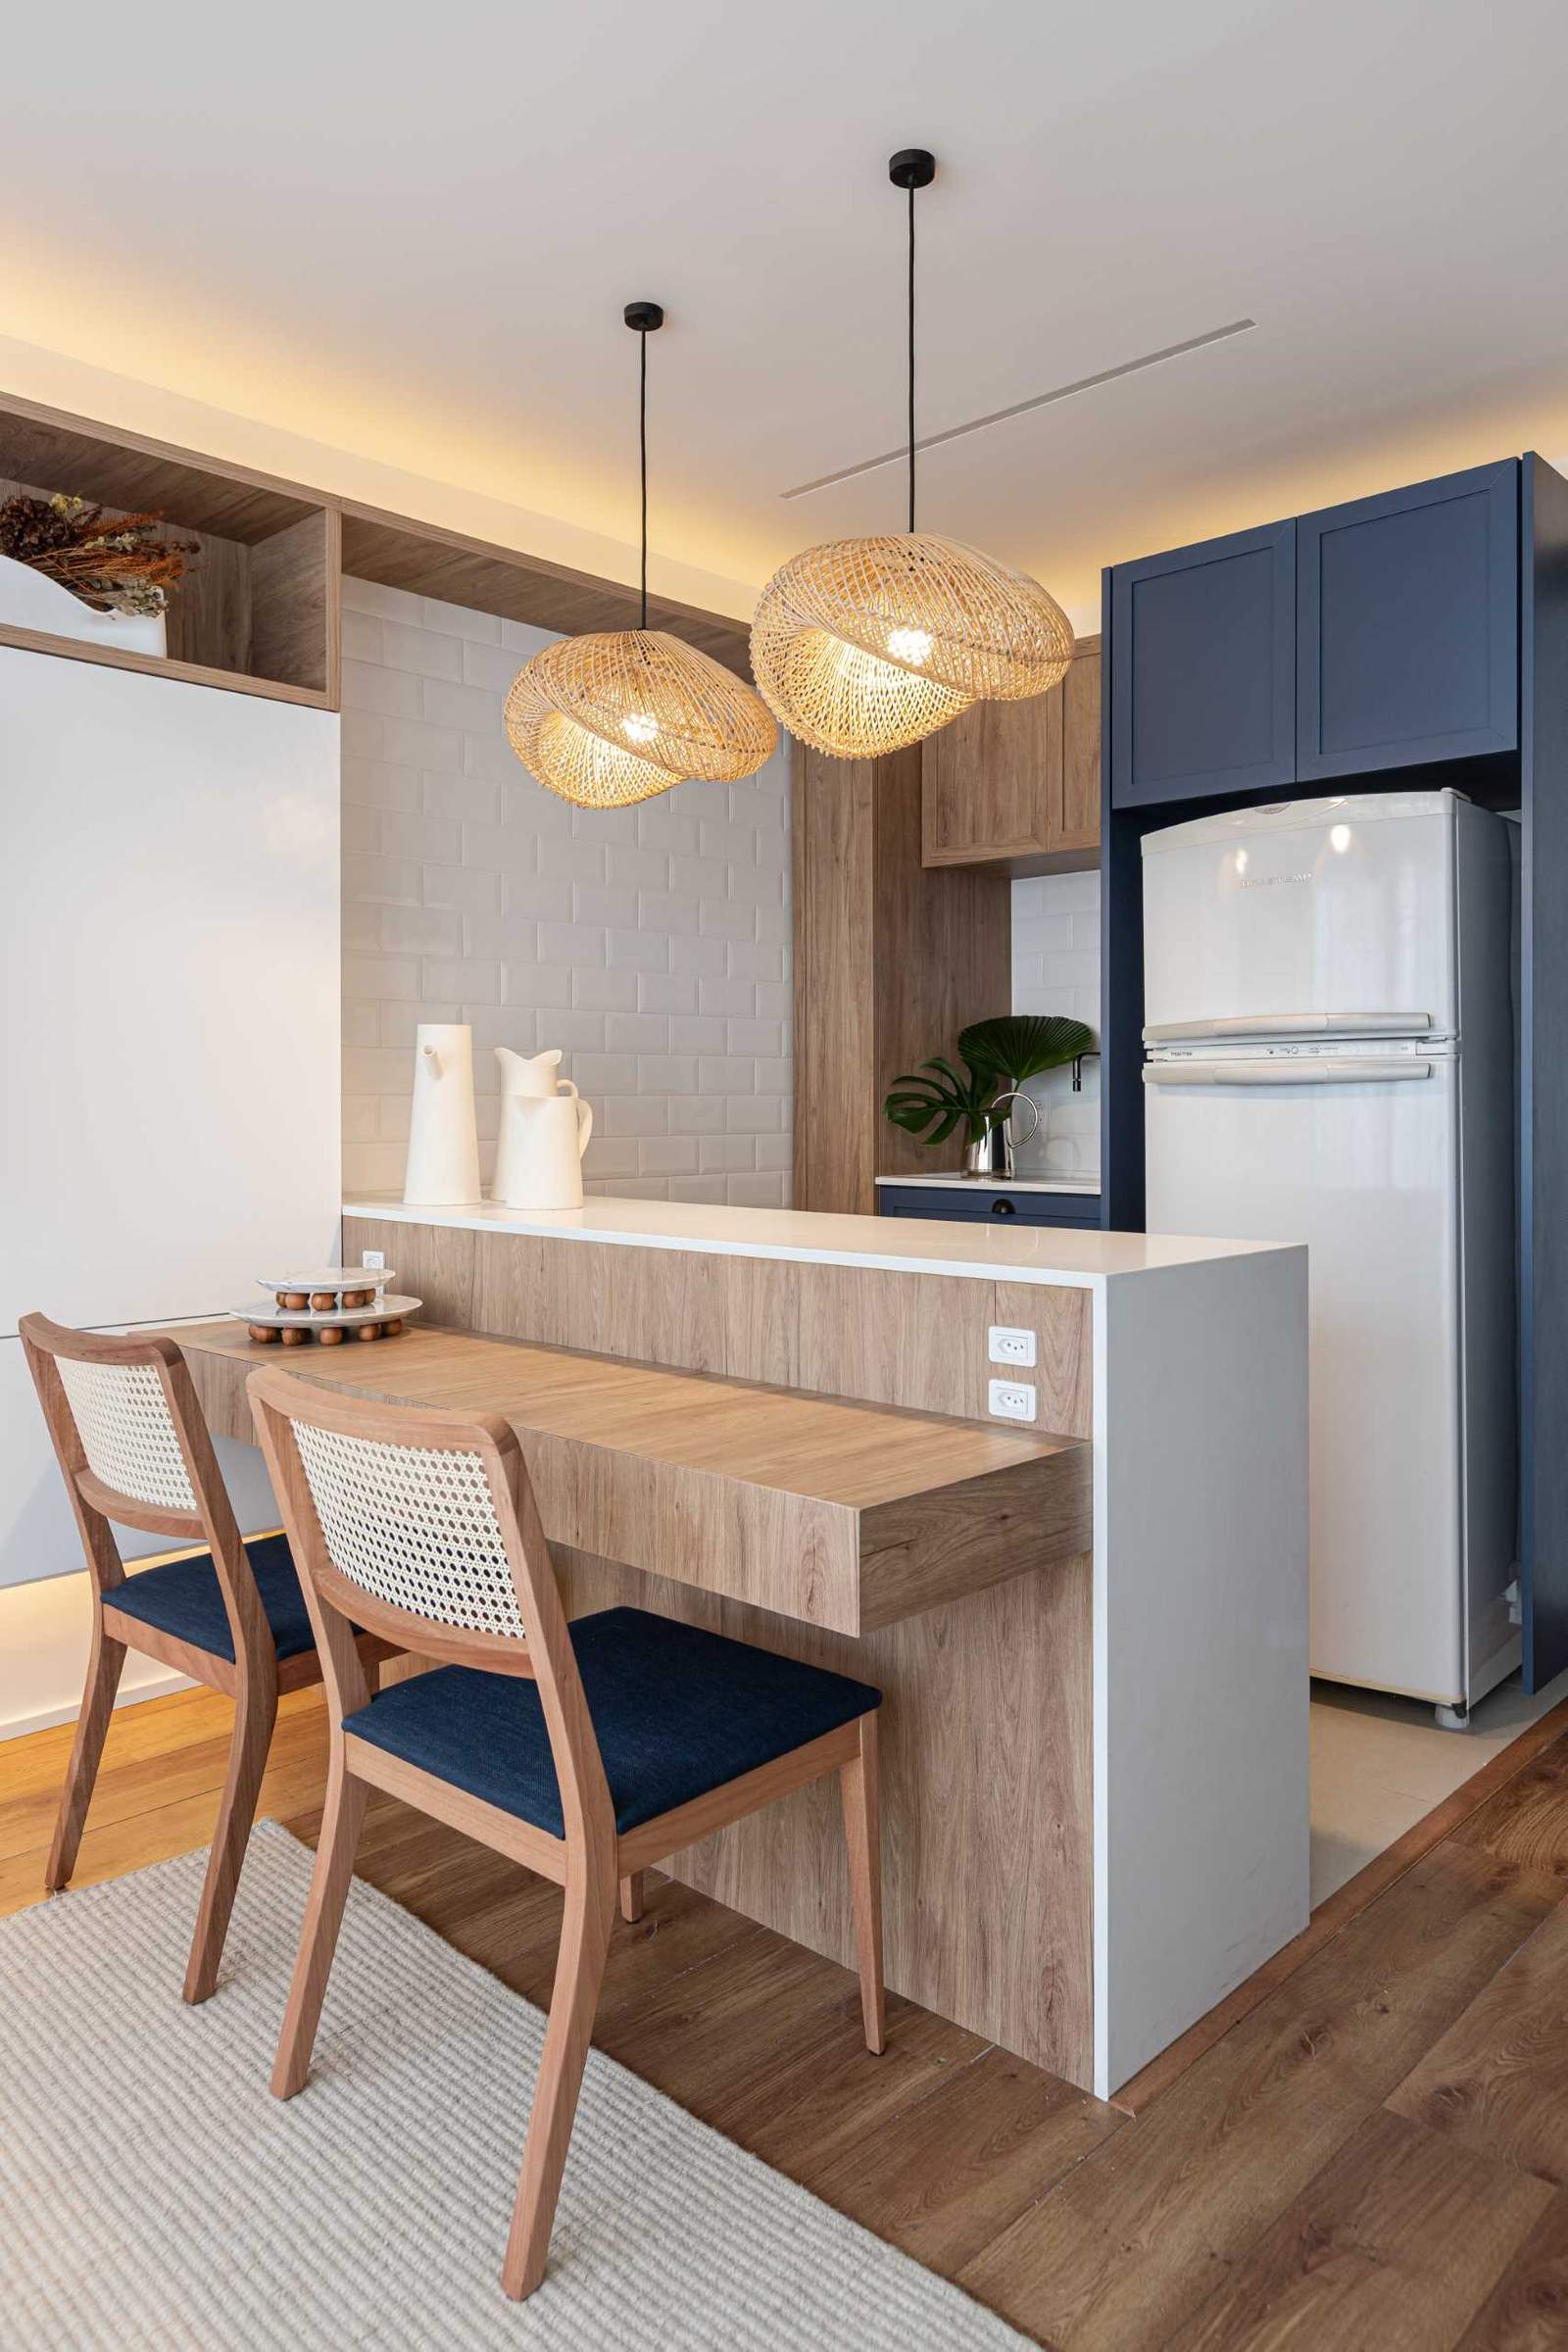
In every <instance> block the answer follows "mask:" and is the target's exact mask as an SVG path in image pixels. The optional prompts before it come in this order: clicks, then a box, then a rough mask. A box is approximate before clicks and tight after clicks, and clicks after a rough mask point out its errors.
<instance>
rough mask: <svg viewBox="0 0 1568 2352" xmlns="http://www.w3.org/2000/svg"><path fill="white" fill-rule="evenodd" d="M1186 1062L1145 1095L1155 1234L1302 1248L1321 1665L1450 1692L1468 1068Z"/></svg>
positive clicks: (1456, 1583) (1315, 1641) (1454, 1643)
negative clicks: (1460, 1173)
mask: <svg viewBox="0 0 1568 2352" xmlns="http://www.w3.org/2000/svg"><path fill="white" fill-rule="evenodd" d="M1177 1066H1178V1067H1180V1068H1181V1069H1182V1073H1183V1074H1182V1077H1181V1079H1180V1080H1179V1081H1178V1082H1177V1083H1175V1084H1173V1085H1163V1084H1158V1083H1155V1084H1152V1085H1146V1087H1145V1119H1146V1125H1147V1136H1148V1150H1149V1230H1150V1231H1151V1232H1152V1233H1189V1234H1206V1235H1214V1236H1220V1237H1229V1238H1234V1239H1237V1240H1260V1241H1276V1242H1305V1243H1306V1244H1307V1245H1308V1250H1309V1285H1310V1299H1311V1441H1312V1666H1313V1670H1314V1672H1316V1673H1319V1674H1322V1675H1326V1676H1330V1677H1334V1678H1338V1679H1342V1680H1345V1681H1350V1682H1363V1683H1370V1684H1374V1685H1377V1686H1379V1687H1381V1688H1386V1689H1392V1690H1402V1691H1414V1692H1417V1693H1419V1694H1421V1695H1423V1696H1427V1697H1433V1698H1445V1699H1457V1698H1459V1697H1460V1696H1461V1695H1462V1693H1463V1690H1464V1660H1463V1647H1462V1637H1461V1625H1460V1593H1461V1561H1460V1549H1459V1546H1460V1528H1461V1512H1460V1503H1459V1485H1460V1452H1459V1406H1458V1327H1457V1322H1458V1236H1457V1230H1456V1185H1455V1168H1456V1154H1457V1143H1456V1107H1455V1086H1456V1076H1457V1064H1456V1063H1455V1062H1454V1061H1453V1060H1452V1059H1450V1058H1445V1057H1443V1056H1441V1055H1439V1056H1435V1057H1430V1058H1423V1059H1416V1058H1412V1059H1411V1061H1410V1063H1409V1065H1408V1066H1409V1067H1410V1068H1411V1069H1412V1070H1417V1069H1421V1070H1425V1071H1426V1072H1427V1075H1426V1076H1424V1077H1422V1078H1419V1079H1412V1080H1406V1081H1401V1082H1399V1083H1391V1082H1388V1081H1385V1082H1383V1083H1381V1084H1379V1083H1376V1082H1372V1083H1368V1082H1366V1081H1365V1080H1361V1081H1359V1082H1356V1081H1352V1080H1350V1079H1346V1080H1344V1081H1343V1082H1341V1083H1328V1084H1324V1083H1321V1082H1312V1083H1307V1084H1303V1083H1301V1082H1300V1081H1301V1078H1302V1076H1303V1065H1302V1064H1301V1063H1300V1062H1298V1061H1294V1060H1288V1061H1285V1062H1283V1063H1279V1064H1275V1065H1272V1066H1271V1065H1268V1064H1260V1065H1257V1067H1256V1068H1255V1069H1254V1071H1253V1074H1252V1077H1251V1079H1250V1082H1249V1083H1246V1084H1243V1085H1230V1084H1203V1083H1201V1080H1200V1079H1198V1078H1195V1077H1194V1076H1193V1075H1191V1074H1190V1073H1191V1072H1193V1071H1194V1070H1195V1068H1201V1065H1195V1064H1193V1063H1190V1062H1189V1063H1186V1064H1179V1065H1177ZM1236 1066H1246V1065H1232V1067H1233V1069H1234V1068H1235V1067H1236ZM1368 1066H1375V1065H1374V1064H1372V1063H1370V1062H1369V1065H1368ZM1226 1074H1227V1075H1229V1074H1230V1073H1226Z"/></svg>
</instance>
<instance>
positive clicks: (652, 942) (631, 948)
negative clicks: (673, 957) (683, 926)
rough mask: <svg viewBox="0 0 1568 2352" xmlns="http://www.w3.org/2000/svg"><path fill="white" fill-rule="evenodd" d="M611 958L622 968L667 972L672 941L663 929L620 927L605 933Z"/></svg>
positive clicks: (613, 962) (612, 961)
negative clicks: (635, 929)
mask: <svg viewBox="0 0 1568 2352" xmlns="http://www.w3.org/2000/svg"><path fill="white" fill-rule="evenodd" d="M604 936H605V939H606V942H607V944H608V952H609V958H610V961H611V963H612V964H613V965H616V966H618V967H619V968H620V969H622V970H626V971H636V972H667V971H668V970H669V950H670V942H669V940H668V938H667V937H666V936H665V934H664V933H663V932H662V931H634V930H631V929H629V928H624V927H623V928H620V929H617V930H613V931H608V932H606V933H605V935H604Z"/></svg>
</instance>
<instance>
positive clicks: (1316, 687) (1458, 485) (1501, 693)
mask: <svg viewBox="0 0 1568 2352" xmlns="http://www.w3.org/2000/svg"><path fill="white" fill-rule="evenodd" d="M1296 557H1297V606H1298V630H1297V655H1298V666H1297V691H1296V720H1297V774H1298V775H1299V777H1300V779H1301V781H1302V782H1303V783H1305V782H1311V781H1314V780H1315V779H1317V778H1319V777H1328V776H1349V775H1366V774H1368V773H1371V772H1373V771H1375V770H1378V769H1381V768H1390V767H1416V766H1419V765H1421V764H1422V762H1423V761H1425V760H1463V759H1469V758H1471V757H1473V756H1474V755H1476V754H1477V753H1484V752H1511V751H1512V750H1514V748H1515V747H1516V745H1517V744H1518V741H1519V619H1518V613H1519V466H1518V462H1517V460H1515V459H1512V458H1509V459H1507V460H1505V461H1504V463H1503V464H1501V465H1498V466H1476V467H1475V468H1474V469H1473V470H1472V471H1470V472H1468V473H1452V474H1448V475H1446V477H1445V478H1444V479H1443V480H1441V481H1436V482H1417V483H1415V484H1414V485H1413V486H1412V487H1411V488H1409V489H1407V490H1392V491H1389V492H1387V493H1386V494H1385V495H1384V496H1383V497H1381V498H1363V499H1358V500H1356V501H1355V503H1354V504H1353V505H1351V506H1347V507H1329V508H1326V509H1325V510H1324V512H1323V513H1322V514H1320V515H1302V516H1301V517H1300V519H1299V521H1298V523H1297V526H1296Z"/></svg>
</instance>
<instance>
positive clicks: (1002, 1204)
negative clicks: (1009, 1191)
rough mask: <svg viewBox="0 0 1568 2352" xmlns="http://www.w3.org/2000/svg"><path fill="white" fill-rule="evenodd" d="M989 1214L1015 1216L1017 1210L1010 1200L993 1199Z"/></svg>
mask: <svg viewBox="0 0 1568 2352" xmlns="http://www.w3.org/2000/svg"><path fill="white" fill-rule="evenodd" d="M991 1214H992V1215H993V1216H994V1217H1015V1216H1016V1215H1017V1214H1018V1211H1017V1210H1016V1208H1015V1207H1014V1206H1013V1204H1012V1202H1011V1201H992V1203H991Z"/></svg>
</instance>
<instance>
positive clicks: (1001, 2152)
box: [812, 2049, 1127, 2273]
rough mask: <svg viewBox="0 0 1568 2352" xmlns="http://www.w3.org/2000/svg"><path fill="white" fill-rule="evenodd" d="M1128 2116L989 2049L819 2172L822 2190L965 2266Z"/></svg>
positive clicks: (933, 2263)
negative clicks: (893, 2125) (893, 2123)
mask: <svg viewBox="0 0 1568 2352" xmlns="http://www.w3.org/2000/svg"><path fill="white" fill-rule="evenodd" d="M1126 2120H1127V2119H1126V2118H1125V2117H1124V2116H1121V2115H1118V2114H1117V2112H1116V2110H1115V2109H1114V2108H1113V2107H1108V2106H1106V2105H1105V2104H1104V2103H1103V2101H1102V2100H1100V2099H1095V2098H1091V2097H1090V2096H1089V2095H1088V2093H1087V2092H1085V2091H1080V2090H1075V2089H1073V2088H1072V2087H1071V2085H1070V2084H1068V2083H1066V2082H1057V2081H1055V2080H1054V2078H1053V2077H1051V2076H1050V2075H1043V2074H1042V2073H1041V2072H1040V2069H1039V2068H1038V2067H1034V2066H1029V2065H1027V2064H1026V2063H1025V2062H1024V2061H1023V2060H1022V2059H1020V2058H1014V2057H1013V2056H1011V2054H1010V2053H1009V2052H1008V2051H1005V2050H1001V2049H989V2050H987V2051H985V2052H984V2053H983V2054H982V2055H981V2056H980V2057H978V2058H976V2059H975V2060H974V2062H973V2063H972V2065H969V2066H966V2067H964V2068H962V2069H960V2070H959V2071H958V2072H956V2073H955V2074H953V2075H950V2076H949V2077H948V2078H947V2079H946V2080H945V2081H944V2082H942V2084H941V2085H940V2087H939V2088H937V2089H936V2090H934V2091H933V2092H932V2093H931V2095H930V2097H928V2098H925V2099H922V2100H921V2101H920V2102H919V2104H918V2105H917V2106H914V2107H912V2108H907V2109H906V2110H905V2111H904V2112H903V2113H902V2114H901V2115H900V2116H899V2118H898V2128H897V2129H896V2130H894V2131H876V2132H873V2133H871V2134H870V2135H868V2136H864V2137H861V2138H859V2139H858V2140H856V2141H854V2142H853V2143H852V2144H851V2145H850V2146H849V2147H848V2148H847V2149H846V2150H845V2152H844V2154H843V2155H842V2156H840V2157H839V2158H838V2159H837V2161H836V2162H834V2163H832V2164H830V2165H827V2166H826V2167H825V2168H824V2169H823V2170H821V2171H820V2172H818V2173H817V2174H816V2176H815V2178H814V2180H813V2182H812V2185H813V2187H814V2188H815V2190H816V2193H817V2195H818V2196H821V2197H825V2198H826V2199H827V2201H828V2203H829V2204H830V2205H836V2206H837V2207H838V2208H839V2211H840V2212H841V2213H847V2214H849V2215H850V2217H851V2218H852V2220H854V2221H857V2222H859V2223H860V2224H861V2225H862V2227H863V2228H865V2229H874V2230H875V2231H876V2233H877V2235H878V2237H885V2238H887V2239H888V2240H889V2241H890V2242H891V2243H892V2244H894V2245H896V2246H901V2247H902V2248H903V2249H904V2251H905V2253H907V2254H912V2255H913V2256H914V2258H915V2260H916V2261H917V2262H923V2263H925V2264H926V2266H927V2267H928V2268H929V2269H932V2270H938V2271H944V2272H949V2273H951V2272H953V2271H956V2270H959V2269H961V2268H962V2266H963V2264H964V2263H965V2262H967V2261H968V2260H969V2259H970V2258H971V2256H973V2255H975V2254H977V2253H978V2252H979V2251H980V2249H981V2247H982V2246H985V2245H989V2244H990V2242H991V2240H992V2239H993V2238H995V2237H997V2236H998V2235H999V2234H1000V2233H1001V2232H1002V2231H1003V2230H1004V2229H1006V2228H1007V2227H1008V2225H1009V2224H1010V2223H1012V2222H1014V2221H1015V2220H1016V2219H1017V2217H1018V2215H1019V2214H1020V2213H1022V2212H1023V2211H1024V2210H1025V2208H1026V2207H1028V2206H1030V2205H1032V2204H1034V2203H1035V2202H1036V2201H1037V2200H1038V2199H1039V2198H1040V2197H1042V2196H1044V2195H1045V2194H1046V2193H1047V2191H1048V2190H1049V2189H1050V2188H1051V2187H1053V2186H1054V2183H1055V2182H1056V2181H1057V2180H1061V2179H1063V2178H1064V2177H1065V2175H1066V2174H1068V2173H1069V2172H1071V2171H1072V2169H1073V2167H1074V2166H1075V2165H1078V2164H1081V2163H1082V2161H1083V2159H1084V2158H1085V2157H1086V2156H1087V2155H1088V2154H1089V2152H1090V2150H1091V2149H1092V2148H1096V2147H1099V2146H1101V2145H1102V2144H1103V2142H1104V2141H1105V2140H1106V2139H1107V2138H1108V2137H1109V2135H1110V2134H1111V2132H1113V2131H1117V2130H1118V2129H1121V2128H1123V2127H1124V2126H1126Z"/></svg>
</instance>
